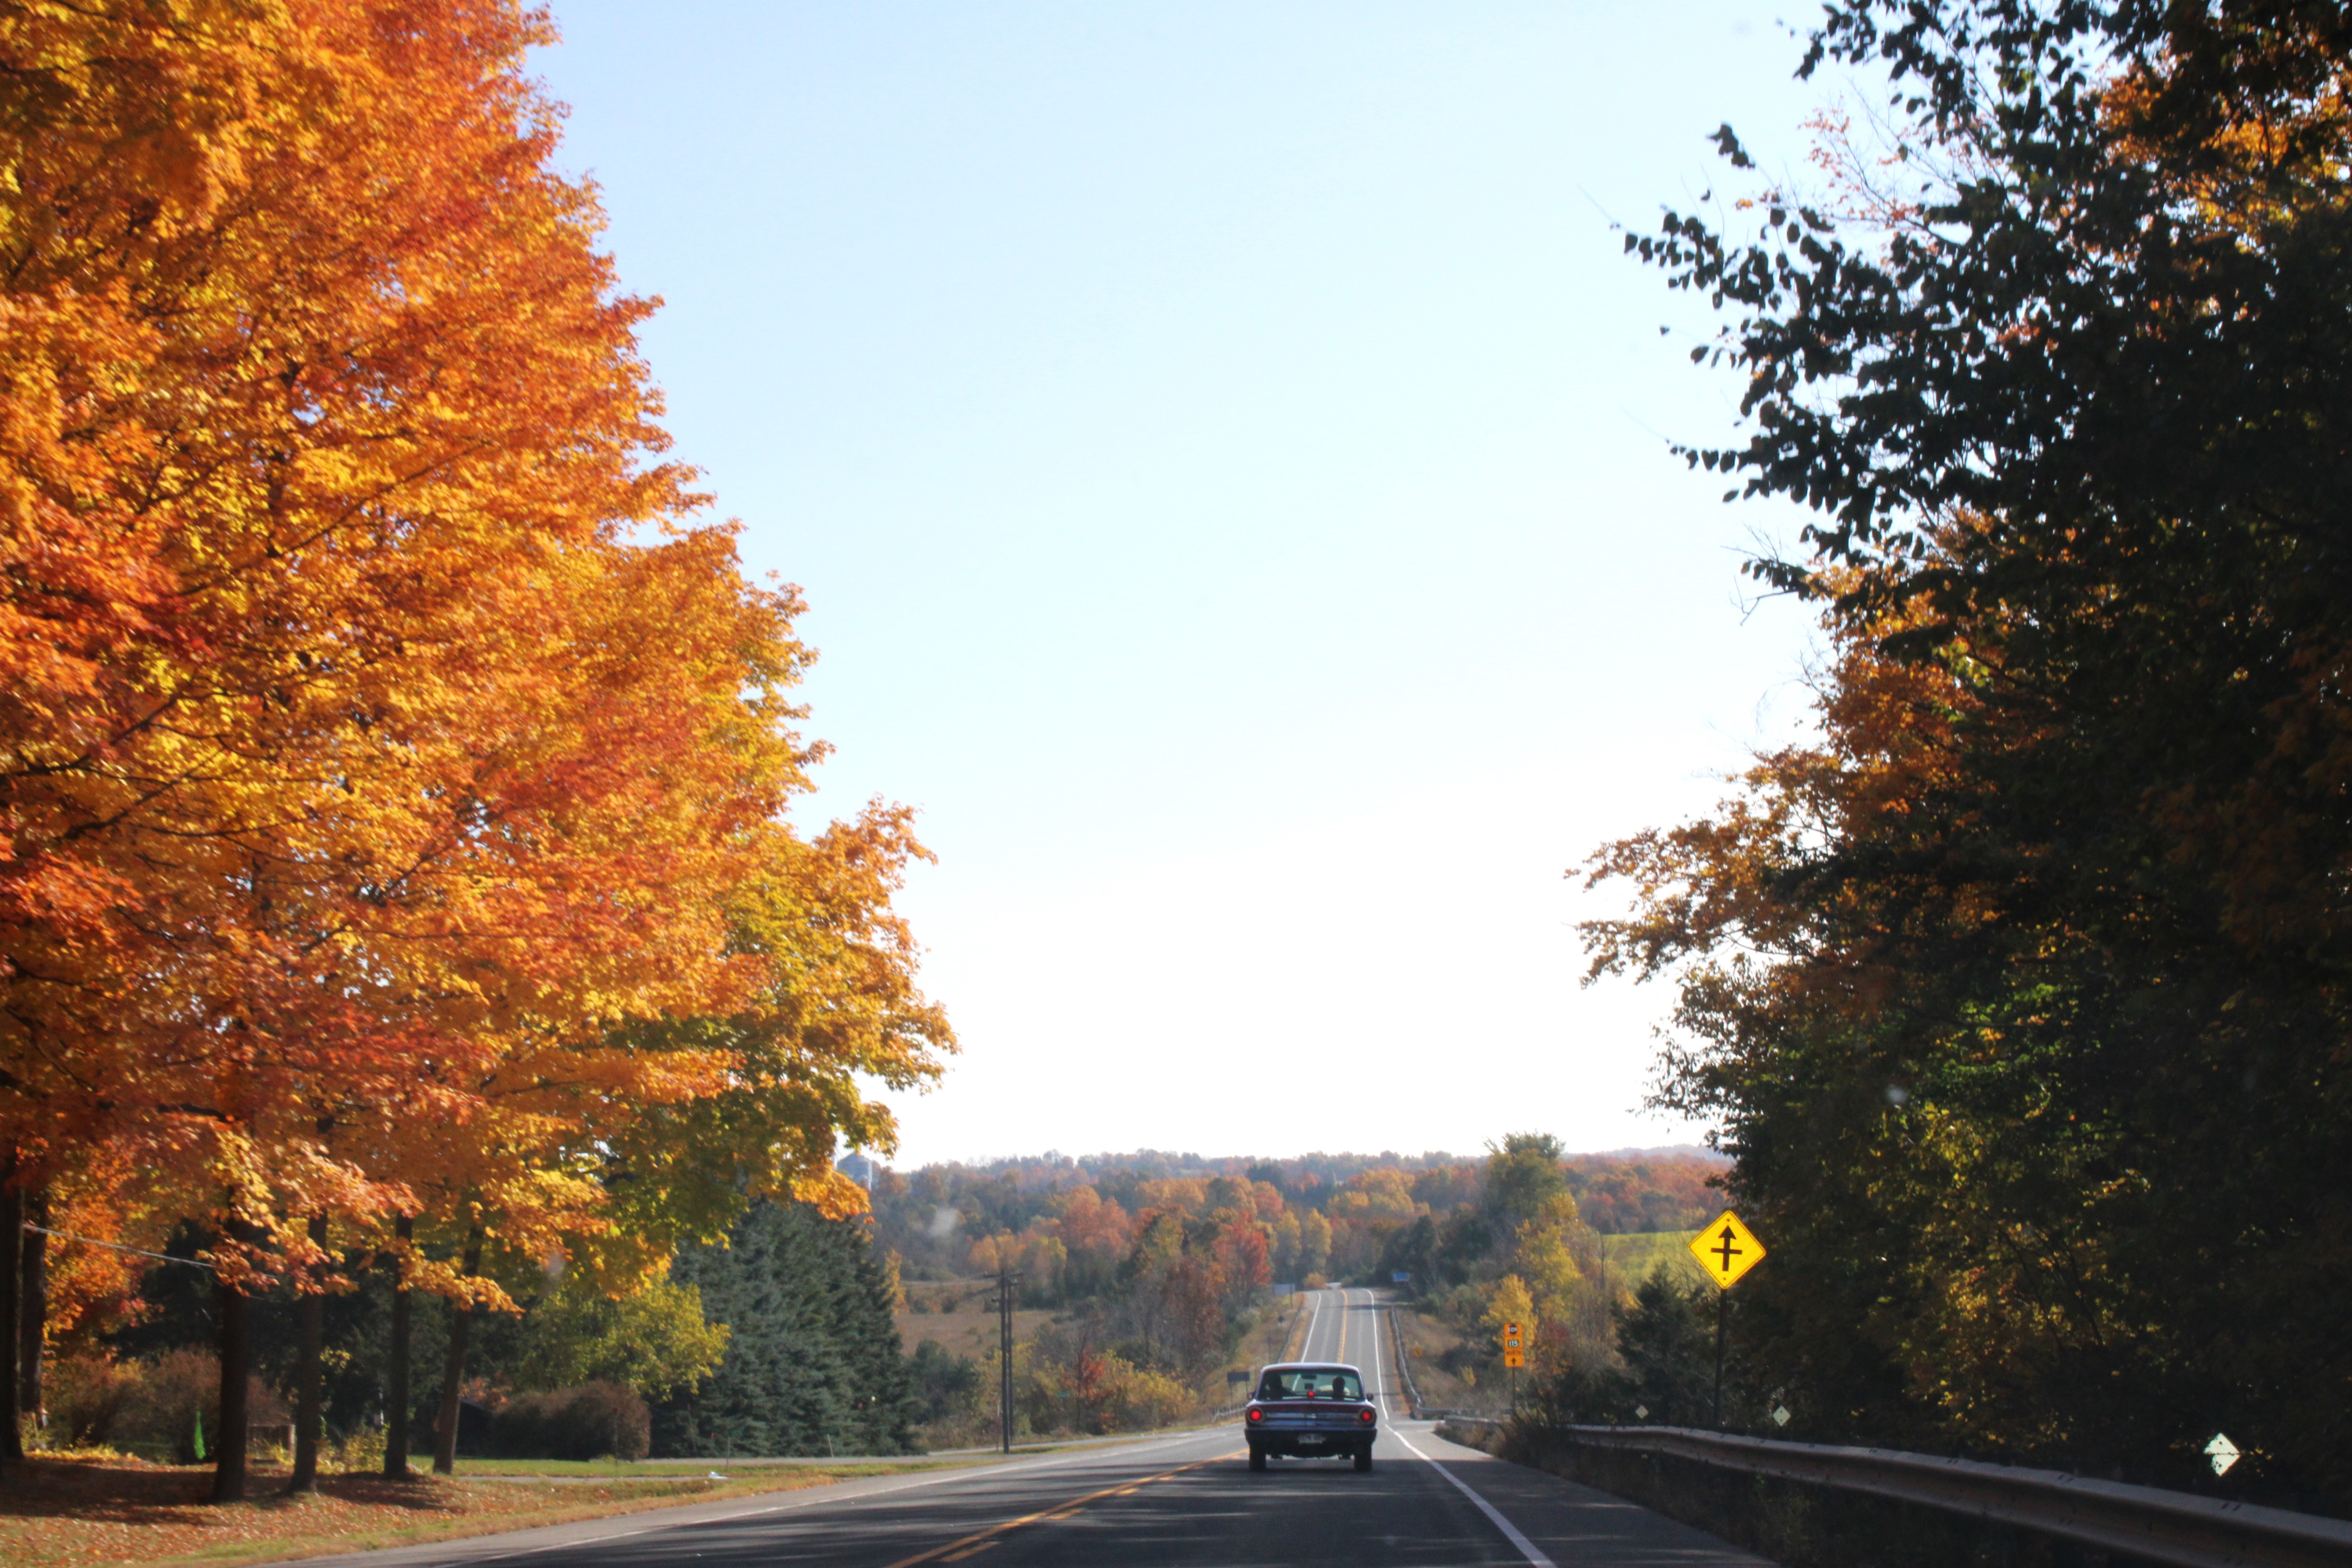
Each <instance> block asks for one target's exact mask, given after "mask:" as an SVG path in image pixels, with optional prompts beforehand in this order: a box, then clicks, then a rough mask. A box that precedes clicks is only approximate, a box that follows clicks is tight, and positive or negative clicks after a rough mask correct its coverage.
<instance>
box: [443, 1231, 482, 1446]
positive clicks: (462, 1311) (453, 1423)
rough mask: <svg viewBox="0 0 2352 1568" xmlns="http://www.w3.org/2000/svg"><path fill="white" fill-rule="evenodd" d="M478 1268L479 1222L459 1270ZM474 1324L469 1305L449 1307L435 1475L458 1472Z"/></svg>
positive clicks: (471, 1271) (475, 1271)
mask: <svg viewBox="0 0 2352 1568" xmlns="http://www.w3.org/2000/svg"><path fill="white" fill-rule="evenodd" d="M481 1269H482V1227H481V1226H475V1227H474V1228H473V1230H472V1231H471V1232H470V1233H468V1234H467V1237H466V1258H465V1266H464V1268H463V1270H462V1271H463V1272H464V1273H465V1274H467V1275H468V1276H471V1275H475V1274H478V1273H480V1272H481ZM473 1326H474V1308H473V1307H472V1306H470V1305H468V1306H465V1307H452V1308H451V1309H450V1312H449V1355H448V1359H447V1360H446V1361H445V1362H443V1363H442V1366H441V1419H440V1421H439V1423H438V1424H437V1425H436V1427H435V1428H434V1432H433V1470H434V1473H435V1474H436V1475H443V1476H453V1475H456V1474H457V1415H458V1412H459V1408H460V1398H459V1394H458V1390H459V1389H460V1388H461V1387H462V1386H463V1385H464V1384H465V1381H466V1338H467V1333H468V1331H471V1330H472V1328H473Z"/></svg>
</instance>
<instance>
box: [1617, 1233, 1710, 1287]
mask: <svg viewBox="0 0 2352 1568" xmlns="http://www.w3.org/2000/svg"><path fill="white" fill-rule="evenodd" d="M1697 1234H1698V1232H1696V1231H1695V1230H1661V1231H1651V1232H1645V1233H1642V1234H1638V1235H1633V1236H1604V1237H1601V1257H1603V1258H1607V1259H1608V1260H1609V1266H1610V1267H1611V1268H1614V1269H1615V1270H1617V1272H1618V1274H1619V1275H1620V1276H1622V1278H1623V1279H1624V1281H1625V1284H1626V1286H1627V1287H1628V1288H1629V1289H1630V1288H1632V1287H1633V1286H1635V1285H1639V1284H1640V1283H1641V1282H1642V1281H1643V1280H1644V1279H1648V1278H1649V1277H1650V1276H1651V1275H1653V1274H1654V1273H1656V1272H1657V1271H1658V1270H1659V1269H1660V1268H1665V1269H1668V1270H1671V1271H1672V1272H1673V1274H1674V1276H1675V1278H1676V1279H1682V1280H1685V1281H1686V1282H1688V1283H1690V1284H1693V1285H1705V1284H1708V1283H1711V1281H1709V1280H1708V1279H1707V1277H1706V1269H1704V1268H1700V1267H1699V1266H1698V1259H1697V1258H1693V1257H1692V1256H1691V1255H1690V1239H1691V1237H1695V1236H1696V1235H1697Z"/></svg>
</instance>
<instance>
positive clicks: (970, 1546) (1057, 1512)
mask: <svg viewBox="0 0 2352 1568" xmlns="http://www.w3.org/2000/svg"><path fill="white" fill-rule="evenodd" d="M1241 1457H1242V1454H1241V1452H1240V1451H1239V1450H1236V1451H1235V1452H1234V1453H1231V1454H1219V1455H1218V1456H1217V1457H1216V1458H1213V1459H1196V1460H1194V1461H1193V1462H1192V1464H1189V1465H1179V1466H1177V1467H1176V1468H1174V1469H1172V1470H1162V1471H1160V1473H1159V1474H1158V1475H1156V1476H1143V1477H1140V1478H1139V1479H1135V1480H1131V1481H1121V1482H1119V1483H1118V1485H1117V1486H1115V1487H1105V1488H1103V1489H1101V1490H1100V1491H1093V1492H1088V1493H1087V1495H1086V1496H1084V1497H1076V1498H1072V1499H1070V1500H1068V1501H1067V1502H1059V1503H1055V1505H1054V1506H1053V1507H1051V1508H1047V1509H1040V1510H1037V1511H1036V1512H1035V1513H1024V1514H1023V1515H1022V1516H1021V1517H1020V1518H1019V1519H1008V1520H1006V1521H1004V1522H1003V1524H992V1525H990V1526H989V1527H988V1528H987V1529H986V1530H983V1531H980V1532H979V1533H978V1534H976V1535H967V1536H965V1537H964V1538H963V1539H962V1540H961V1541H950V1542H948V1543H947V1544H946V1545H945V1546H934V1547H932V1548H931V1549H930V1550H929V1552H917V1553H915V1555H913V1556H912V1557H901V1558H899V1559H898V1561H897V1562H896V1563H891V1564H889V1568H915V1565H916V1564H917V1563H961V1562H962V1561H963V1560H964V1559H965V1558H967V1557H976V1556H978V1555H979V1554H980V1553H982V1552H985V1551H987V1550H988V1549H989V1548H990V1547H992V1546H994V1545H995V1544H996V1543H997V1542H999V1541H1000V1540H1002V1539H1003V1537H1004V1536H1005V1535H1007V1534H1009V1533H1011V1532H1012V1531H1016V1530H1018V1529H1020V1528H1021V1527H1022V1526H1023V1525H1024V1524H1044V1523H1046V1522H1048V1521H1053V1520H1057V1519H1067V1518H1069V1517H1070V1516H1071V1515H1072V1514H1074V1513H1076V1512H1077V1511H1078V1510H1080V1509H1082V1508H1084V1507H1086V1506H1087V1504H1088V1503H1090V1502H1100V1501H1101V1500H1103V1499H1105V1498H1107V1497H1133V1496H1134V1495H1135V1494H1136V1493H1137V1492H1139V1491H1141V1490H1142V1489H1144V1488H1145V1487H1148V1486H1150V1484H1151V1483H1152V1482H1154V1481H1164V1480H1167V1479H1169V1478H1171V1476H1181V1475H1182V1474H1183V1473H1184V1472H1185V1471H1187V1470H1197V1469H1199V1468H1201V1467H1202V1466H1203V1465H1221V1464H1223V1463H1224V1462H1225V1461H1226V1460H1228V1459H1238V1458H1241Z"/></svg>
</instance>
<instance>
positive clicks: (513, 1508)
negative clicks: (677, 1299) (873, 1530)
mask: <svg viewBox="0 0 2352 1568" xmlns="http://www.w3.org/2000/svg"><path fill="white" fill-rule="evenodd" d="M861 1473H865V1472H863V1471H861V1470H859V1469H858V1468H856V1467H844V1468H841V1469H815V1468H799V1467H778V1468H776V1469H774V1470H772V1471H759V1472H752V1473H744V1472H741V1471H738V1472H734V1473H733V1475H732V1479H728V1480H724V1481H714V1480H710V1479H703V1478H697V1477H689V1476H677V1477H658V1478H647V1479H616V1480H611V1481H604V1480H596V1481H583V1480H578V1479H574V1480H564V1481H558V1480H550V1481H547V1482H543V1483H539V1484H533V1483H531V1482H530V1481H519V1480H515V1479H499V1480H472V1479H467V1478H464V1477H460V1478H458V1479H455V1480H451V1479H445V1478H442V1477H437V1476H417V1477H413V1478H411V1479H408V1480H405V1481H399V1480H391V1479H385V1478H384V1477H382V1476H327V1477H322V1478H320V1482H319V1491H318V1493H317V1494H316V1495H315V1496H312V1497H307V1498H289V1497H288V1496H286V1495H285V1486H286V1478H285V1475H284V1473H283V1471H279V1472H278V1473H276V1474H272V1473H270V1472H268V1470H266V1469H265V1470H262V1471H261V1472H260V1473H258V1474H257V1475H256V1476H255V1477H254V1478H253V1483H252V1493H253V1496H252V1498H251V1500H248V1501H246V1502H241V1503H230V1504H226V1505H222V1506H217V1507H216V1506H215V1505H213V1504H212V1503H209V1502H207V1501H206V1500H205V1499H206V1498H207V1497H208V1496H209V1495H210V1492H211V1489H212V1470H211V1468H209V1467H199V1466H185V1467H184V1466H169V1465H151V1464H146V1463H143V1462H142V1461H140V1460H137V1459H39V1458H37V1459H34V1460H31V1461H30V1462H29V1463H27V1464H26V1467H25V1468H24V1470H23V1471H22V1472H21V1473H20V1474H18V1475H16V1476H15V1477H12V1478H11V1479H9V1480H8V1481H7V1482H6V1483H5V1485H0V1563H7V1564H8V1568H87V1565H91V1564H99V1563H168V1562H175V1561H179V1560H184V1559H198V1560H201V1561H202V1562H203V1563H205V1564H206V1568H233V1565H234V1564H236V1563H267V1562H276V1561H282V1560H285V1559H289V1558H297V1557H312V1556H321V1555H324V1554H326V1553H329V1552H362V1551H367V1550H370V1549H372V1548H375V1547H383V1546H398V1545H404V1544H408V1543H412V1542H420V1541H433V1540H444V1539H448V1538H451V1537H456V1536H464V1535H486V1534H489V1533H492V1532H494V1531H502V1530H520V1529H525V1528H528V1527H530V1526H532V1525H540V1524H560V1523H563V1522H565V1521H571V1520H577V1519H593V1518H596V1517H598V1516H600V1515H604V1514H615V1513H630V1512H634V1511H635V1510H640V1509H648V1508H664V1507H669V1506H673V1505H675V1504H678V1503H684V1502H694V1501H699V1500H706V1499H709V1498H712V1497H733V1496H749V1495H750V1494H751V1493H754V1492H765V1491H790V1490H793V1489H799V1488H802V1487H811V1486H818V1485H822V1484H824V1483H825V1482H828V1481H835V1480H839V1479H843V1478H844V1477H845V1476H847V1475H856V1474H861Z"/></svg>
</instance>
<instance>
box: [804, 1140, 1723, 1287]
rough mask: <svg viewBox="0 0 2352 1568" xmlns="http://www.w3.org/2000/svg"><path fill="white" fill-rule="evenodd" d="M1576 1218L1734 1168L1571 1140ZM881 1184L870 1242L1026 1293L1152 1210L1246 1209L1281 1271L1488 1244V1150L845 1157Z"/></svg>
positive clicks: (1305, 1275) (1600, 1218) (1671, 1211)
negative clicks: (1576, 1144) (889, 1160)
mask: <svg viewBox="0 0 2352 1568" xmlns="http://www.w3.org/2000/svg"><path fill="white" fill-rule="evenodd" d="M1559 1163H1560V1169H1561V1173H1562V1174H1563V1175H1564V1176H1565V1177H1566V1179H1567V1183H1568V1191H1569V1194H1570V1196H1571V1197H1572V1198H1573V1199H1574V1201H1575V1205H1576V1208H1577V1211H1578V1217H1579V1218H1580V1221H1581V1222H1582V1223H1583V1225H1585V1226H1588V1227H1590V1228H1591V1230H1593V1231H1594V1232H1597V1233H1599V1234H1601V1235H1604V1236H1611V1235H1622V1234H1626V1233H1630V1232H1656V1231H1676V1230H1692V1229H1696V1227H1698V1226H1701V1225H1703V1224H1705V1223H1706V1221H1707V1220H1708V1219H1709V1218H1711V1217H1713V1215H1715V1214H1716V1212H1717V1210H1718V1209H1719V1208H1720V1207H1721V1206H1722V1204H1721V1195H1722V1194H1720V1193H1718V1192H1717V1191H1716V1190H1715V1189H1714V1188H1713V1187H1712V1186H1710V1183H1711V1182H1712V1181H1713V1180H1714V1179H1715V1178H1716V1177H1717V1176H1718V1175H1719V1174H1720V1173H1722V1172H1723V1171H1724V1170H1725V1169H1726V1168H1727V1166H1726V1163H1725V1162H1724V1161H1723V1160H1722V1159H1721V1158H1720V1157H1719V1156H1717V1155H1715V1154H1713V1153H1710V1152H1707V1151H1706V1150H1705V1149H1701V1148H1697V1147H1695V1146H1683V1147H1676V1148H1667V1149H1639V1150H1634V1149H1629V1150H1623V1151H1619V1152H1611V1153H1598V1154H1569V1155H1565V1156H1563V1157H1562V1158H1561V1160H1560V1162H1559ZM849 1168H850V1169H851V1170H852V1171H853V1172H855V1173H860V1174H861V1175H862V1176H863V1177H865V1178H866V1179H869V1180H870V1181H871V1183H872V1194H873V1205H874V1214H873V1225H874V1238H875V1244H876V1246H877V1248H878V1249H880V1250H881V1251H883V1252H885V1253H886V1254H894V1255H896V1256H897V1258H898V1262H899V1269H900V1272H901V1274H902V1276H903V1277H904V1278H906V1279H910V1280H938V1279H963V1278H969V1277H971V1276H972V1275H973V1274H976V1273H985V1272H992V1271H993V1269H994V1268H995V1267H996V1263H997V1260H998V1259H999V1258H1010V1259H1012V1260H1013V1261H1015V1262H1016V1263H1018V1264H1019V1265H1020V1266H1021V1267H1022V1268H1024V1276H1025V1277H1026V1279H1027V1280H1028V1281H1029V1283H1028V1285H1027V1286H1026V1287H1024V1298H1025V1299H1028V1300H1037V1301H1039V1302H1041V1304H1042V1303H1045V1302H1051V1303H1053V1304H1057V1305H1058V1304H1067V1303H1072V1302H1076V1301H1078V1300H1089V1299H1093V1298H1096V1297H1098V1296H1100V1295H1102V1294H1104V1293H1106V1292H1108V1291H1109V1290H1111V1289H1115V1287H1116V1286H1117V1284H1118V1276H1119V1272H1120V1267H1121V1265H1122V1263H1123V1262H1124V1260H1125V1259H1126V1258H1128V1257H1129V1254H1130V1252H1131V1250H1132V1248H1133V1247H1134V1245H1135V1242H1136V1239H1137V1236H1138V1233H1139V1228H1140V1226H1142V1225H1143V1224H1145V1223H1147V1222H1148V1220H1149V1218H1150V1215H1153V1214H1155V1213H1176V1214H1181V1215H1188V1216H1192V1217H1194V1218H1199V1217H1202V1216H1205V1215H1213V1214H1215V1213H1218V1212H1220V1211H1228V1212H1231V1211H1239V1212H1246V1213H1248V1214H1250V1215H1252V1216H1254V1217H1255V1219H1256V1220H1257V1221H1258V1222H1259V1224H1260V1226H1261V1228H1262V1230H1263V1233H1264V1235H1265V1240H1266V1246H1267V1258H1266V1263H1267V1266H1268V1268H1269V1270H1270V1272H1271V1274H1272V1276H1273V1278H1274V1279H1276V1280H1278V1281H1281V1282H1285V1283H1294V1284H1295V1283H1303V1282H1305V1281H1307V1279H1310V1278H1318V1279H1354V1278H1359V1277H1368V1276H1370V1275H1373V1274H1381V1275H1383V1276H1385V1274H1386V1273H1389V1272H1392V1271H1395V1270H1398V1269H1403V1270H1406V1271H1416V1270H1417V1271H1420V1272H1422V1273H1423V1274H1424V1275H1426V1276H1428V1277H1430V1278H1429V1282H1430V1283H1432V1284H1444V1283H1449V1282H1453V1281H1452V1280H1451V1279H1449V1276H1451V1275H1454V1274H1457V1273H1460V1272H1463V1270H1464V1267H1465V1266H1466V1258H1468V1257H1469V1256H1470V1255H1473V1254H1480V1253H1483V1252H1485V1251H1486V1249H1487V1247H1488V1244H1489V1242H1490V1240H1491V1238H1489V1237H1486V1236H1485V1234H1484V1232H1483V1230H1482V1229H1481V1226H1484V1225H1485V1224H1486V1221H1485V1220H1483V1219H1482V1218H1481V1215H1484V1214H1486V1213H1487V1212H1488V1209H1489V1207H1490V1205H1487V1204H1486V1191H1485V1184H1486V1171H1487V1168H1488V1161H1487V1158H1486V1156H1483V1155H1481V1156H1476V1157H1470V1156H1462V1155H1455V1154H1448V1153H1442V1152H1441V1153H1426V1154H1419V1155H1402V1154H1397V1153H1394V1152H1382V1153H1378V1154H1346V1153H1341V1154H1325V1153H1314V1154H1307V1155H1302V1156H1299V1157H1297V1158H1295V1159H1286V1160H1267V1159H1260V1158H1254V1157H1250V1156H1245V1155H1244V1156H1232V1157H1227V1158H1210V1159H1203V1158H1202V1156H1200V1155H1198V1154H1190V1153H1171V1152H1162V1151H1159V1150H1148V1149H1147V1150H1139V1151H1136V1152H1132V1153H1125V1154H1090V1155H1080V1156H1076V1157H1073V1156H1069V1155H1064V1154H1057V1153H1048V1154H1044V1155H1037V1156H1032V1157H1025V1158H1014V1159H1004V1160H993V1161H989V1162H986V1163H973V1164H942V1165H926V1166H924V1167H922V1168H921V1169H919V1170H916V1171H912V1172H899V1171H894V1170H889V1169H887V1168H879V1167H871V1166H866V1165H864V1163H862V1162H857V1161H853V1162H851V1163H849Z"/></svg>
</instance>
